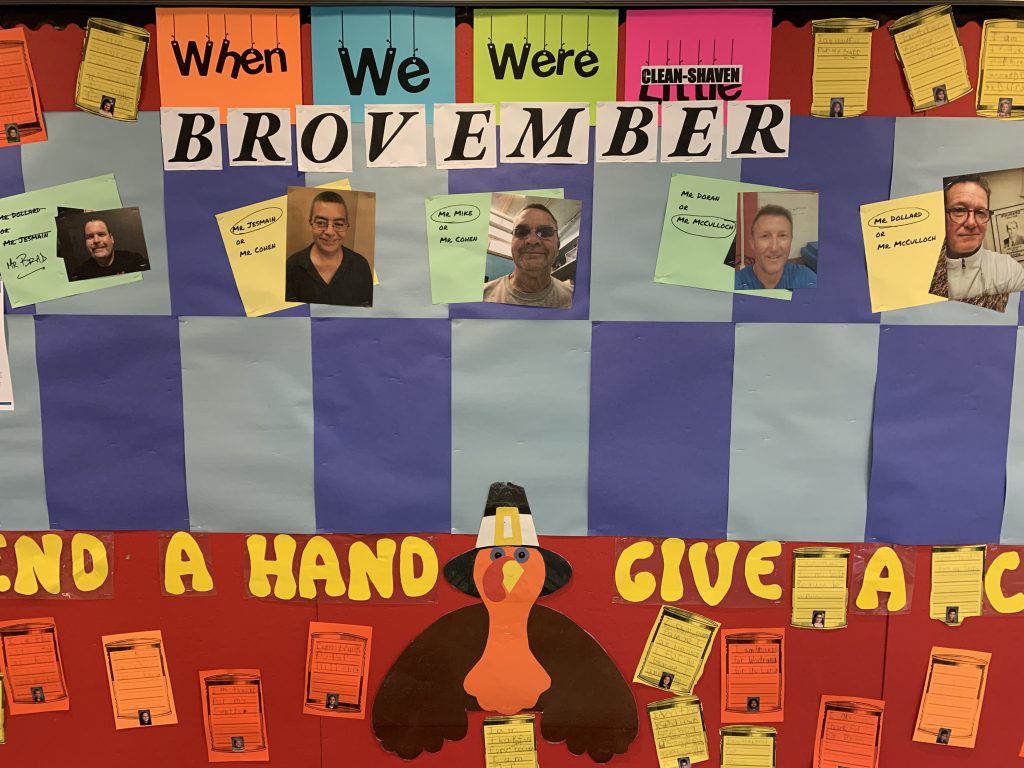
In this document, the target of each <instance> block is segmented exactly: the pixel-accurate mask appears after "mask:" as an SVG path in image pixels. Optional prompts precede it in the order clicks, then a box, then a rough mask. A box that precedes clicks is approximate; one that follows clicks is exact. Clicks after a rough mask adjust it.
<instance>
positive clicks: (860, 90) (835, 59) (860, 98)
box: [811, 19, 878, 117]
mask: <svg viewBox="0 0 1024 768" xmlns="http://www.w3.org/2000/svg"><path fill="white" fill-rule="evenodd" d="M876 29H878V22H877V21H875V20H874V19H819V20H818V21H812V22H811V34H812V35H813V36H814V76H813V78H812V80H811V114H812V115H814V116H815V117H856V116H857V115H863V114H864V113H865V112H866V111H867V109H868V82H869V81H870V80H871V33H872V32H873V31H874V30H876Z"/></svg>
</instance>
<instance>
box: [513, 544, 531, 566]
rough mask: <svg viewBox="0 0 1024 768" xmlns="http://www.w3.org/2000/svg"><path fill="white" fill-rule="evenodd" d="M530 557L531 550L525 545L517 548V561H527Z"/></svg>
mask: <svg viewBox="0 0 1024 768" xmlns="http://www.w3.org/2000/svg"><path fill="white" fill-rule="evenodd" d="M529 559H530V550H528V549H525V548H524V547H520V548H519V549H517V550H516V562H517V563H525V562H526V561H527V560H529Z"/></svg>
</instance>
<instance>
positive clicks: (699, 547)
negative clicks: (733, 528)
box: [689, 541, 740, 605]
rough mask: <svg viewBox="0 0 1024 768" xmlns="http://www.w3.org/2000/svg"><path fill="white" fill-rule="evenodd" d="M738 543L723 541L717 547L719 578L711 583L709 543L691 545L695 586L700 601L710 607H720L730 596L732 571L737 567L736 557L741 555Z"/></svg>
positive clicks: (700, 542)
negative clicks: (728, 595)
mask: <svg viewBox="0 0 1024 768" xmlns="http://www.w3.org/2000/svg"><path fill="white" fill-rule="evenodd" d="M739 551H740V544H739V542H738V541H723V542H721V543H720V544H718V546H716V547H715V559H716V560H717V561H718V578H717V579H715V583H714V584H712V583H711V575H710V574H709V573H708V543H707V542H706V541H698V542H696V543H695V544H691V545H690V553H689V558H690V573H692V574H693V585H694V586H695V587H697V593H698V594H699V595H700V599H701V600H703V601H704V602H705V603H707V604H708V605H718V604H719V603H720V602H722V600H724V599H725V596H726V595H727V594H729V588H730V587H732V571H733V568H734V567H735V566H736V555H737V554H739Z"/></svg>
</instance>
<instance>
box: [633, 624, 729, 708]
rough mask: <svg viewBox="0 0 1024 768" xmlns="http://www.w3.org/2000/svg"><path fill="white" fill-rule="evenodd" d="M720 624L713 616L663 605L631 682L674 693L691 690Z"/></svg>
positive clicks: (701, 671)
mask: <svg viewBox="0 0 1024 768" xmlns="http://www.w3.org/2000/svg"><path fill="white" fill-rule="evenodd" d="M720 626H721V624H719V623H718V622H717V621H715V620H714V619H708V618H706V617H704V616H700V615H698V614H696V613H690V611H686V610H683V609H682V608H673V607H671V606H668V605H663V606H662V607H661V610H660V611H659V612H658V617H657V618H656V619H655V621H654V626H653V627H652V628H651V634H650V636H649V637H648V638H647V645H646V647H645V648H644V652H643V655H641V657H640V663H639V664H638V665H637V668H636V673H635V674H634V675H633V682H635V683H645V684H646V685H650V686H653V687H655V688H662V689H664V690H666V691H672V692H674V693H687V694H689V693H693V686H694V685H696V684H697V681H698V680H699V679H700V676H701V674H702V673H703V672H704V664H705V663H706V662H707V660H708V655H709V654H710V653H711V644H712V643H713V642H714V640H715V634H716V633H717V632H718V628H719V627H720Z"/></svg>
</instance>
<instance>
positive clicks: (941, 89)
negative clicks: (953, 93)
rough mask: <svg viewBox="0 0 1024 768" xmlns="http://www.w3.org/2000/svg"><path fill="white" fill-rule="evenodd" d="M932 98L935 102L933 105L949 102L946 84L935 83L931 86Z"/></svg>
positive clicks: (939, 105)
mask: <svg viewBox="0 0 1024 768" xmlns="http://www.w3.org/2000/svg"><path fill="white" fill-rule="evenodd" d="M932 100H933V101H934V102H935V106H937V107H941V106H942V105H943V104H948V103H949V95H948V93H947V92H946V85H945V84H944V83H943V84H942V85H936V86H935V87H934V88H932Z"/></svg>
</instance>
